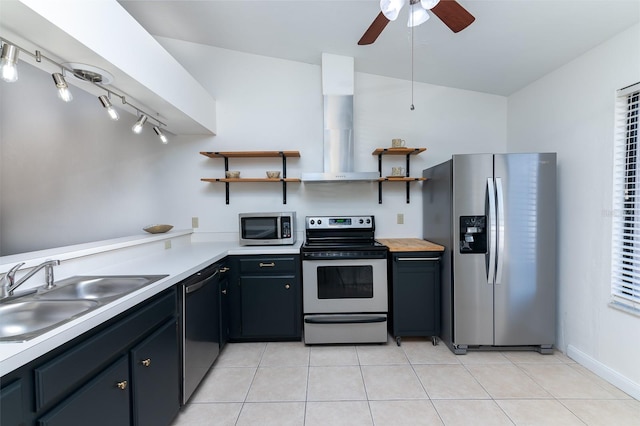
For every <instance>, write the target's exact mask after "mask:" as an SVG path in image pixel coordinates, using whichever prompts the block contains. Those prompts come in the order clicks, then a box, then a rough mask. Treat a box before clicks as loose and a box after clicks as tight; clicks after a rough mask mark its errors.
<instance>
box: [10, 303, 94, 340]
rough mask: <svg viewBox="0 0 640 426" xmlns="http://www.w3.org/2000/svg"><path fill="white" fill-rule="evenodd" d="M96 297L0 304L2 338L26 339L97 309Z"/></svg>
mask: <svg viewBox="0 0 640 426" xmlns="http://www.w3.org/2000/svg"><path fill="white" fill-rule="evenodd" d="M98 305H99V303H98V302H96V301H95V300H33V299H31V300H24V301H23V300H18V301H15V300H14V301H11V302H7V303H2V304H0V341H13V342H17V341H23V340H28V339H30V338H33V337H35V336H37V335H40V334H42V333H44V332H45V331H48V330H50V329H52V328H54V327H57V326H59V325H61V324H64V323H65V322H67V321H71V320H72V319H74V318H77V317H78V316H80V315H82V314H83V313H85V312H87V311H89V310H91V309H93V308H97V307H98Z"/></svg>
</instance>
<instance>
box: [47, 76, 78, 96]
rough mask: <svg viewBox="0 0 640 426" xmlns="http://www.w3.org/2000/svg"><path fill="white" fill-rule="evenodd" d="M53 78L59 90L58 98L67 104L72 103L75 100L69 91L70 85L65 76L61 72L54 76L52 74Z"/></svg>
mask: <svg viewBox="0 0 640 426" xmlns="http://www.w3.org/2000/svg"><path fill="white" fill-rule="evenodd" d="M51 76H52V77H53V82H54V83H55V84H56V87H57V88H58V97H59V98H60V99H62V100H63V101H65V102H71V101H72V100H73V95H72V94H71V91H70V90H69V85H68V84H67V81H66V80H65V79H64V76H63V75H62V74H60V73H59V72H54V73H53V74H51Z"/></svg>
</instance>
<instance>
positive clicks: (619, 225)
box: [610, 82, 640, 316]
mask: <svg viewBox="0 0 640 426" xmlns="http://www.w3.org/2000/svg"><path fill="white" fill-rule="evenodd" d="M639 124H640V82H639V83H635V84H633V85H630V86H627V87H625V88H623V89H620V90H618V91H617V99H616V125H615V129H616V135H615V145H614V165H613V213H614V214H613V215H612V217H613V220H612V229H611V303H610V305H611V306H613V307H616V308H621V309H623V310H625V311H629V312H632V313H634V314H636V315H638V316H640V158H639V153H640V145H639V144H640V137H639V136H640V135H639V132H638V131H639Z"/></svg>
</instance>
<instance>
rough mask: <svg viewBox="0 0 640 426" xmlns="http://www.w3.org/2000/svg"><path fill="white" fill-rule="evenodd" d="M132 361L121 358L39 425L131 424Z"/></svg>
mask: <svg viewBox="0 0 640 426" xmlns="http://www.w3.org/2000/svg"><path fill="white" fill-rule="evenodd" d="M128 363H129V358H128V357H127V356H122V357H120V358H119V359H118V360H117V361H116V362H115V363H114V364H112V365H111V366H109V367H108V368H107V369H106V370H105V371H103V372H101V373H100V374H98V375H97V376H96V377H95V378H94V379H93V380H91V381H90V382H89V383H87V384H86V385H85V386H83V387H82V388H81V389H80V390H78V391H77V392H76V393H74V394H73V395H72V396H71V397H69V398H67V399H66V400H64V401H63V402H62V403H61V404H59V405H58V406H56V407H55V408H54V409H53V410H51V411H50V412H49V413H47V414H46V415H45V416H44V417H42V418H41V419H40V420H39V421H38V425H39V426H69V425H92V426H101V425H104V426H111V425H127V424H129V411H130V398H129V392H130V391H129V389H130V385H129V383H128V382H129V379H128V377H129V364H128Z"/></svg>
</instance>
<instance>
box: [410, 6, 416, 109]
mask: <svg viewBox="0 0 640 426" xmlns="http://www.w3.org/2000/svg"><path fill="white" fill-rule="evenodd" d="M409 10H411V9H409ZM409 13H411V12H409ZM413 28H414V27H413V13H411V107H409V109H410V110H411V111H413V110H414V109H416V108H415V107H414V106H413Z"/></svg>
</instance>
